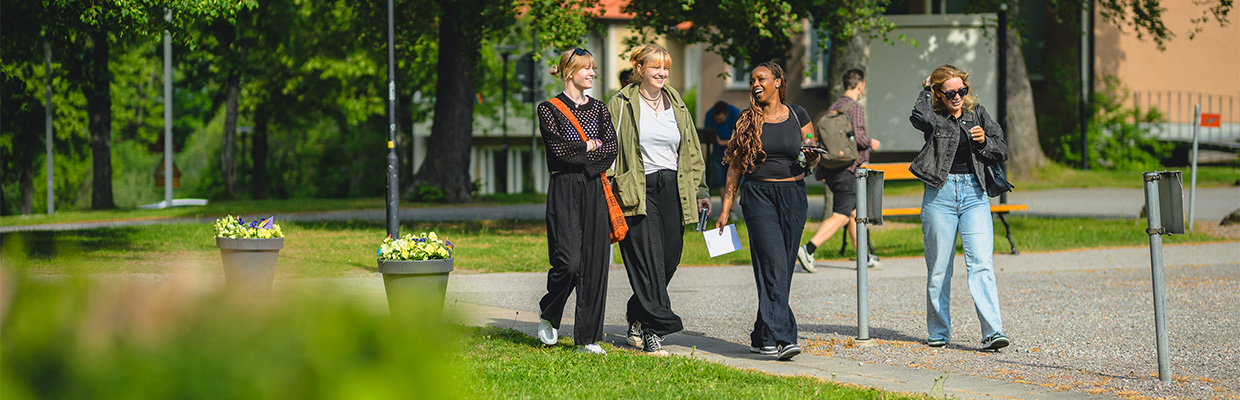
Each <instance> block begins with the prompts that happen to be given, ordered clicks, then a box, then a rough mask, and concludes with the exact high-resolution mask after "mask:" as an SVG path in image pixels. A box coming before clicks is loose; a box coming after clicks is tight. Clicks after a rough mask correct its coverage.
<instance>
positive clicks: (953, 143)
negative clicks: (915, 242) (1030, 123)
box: [909, 64, 1011, 350]
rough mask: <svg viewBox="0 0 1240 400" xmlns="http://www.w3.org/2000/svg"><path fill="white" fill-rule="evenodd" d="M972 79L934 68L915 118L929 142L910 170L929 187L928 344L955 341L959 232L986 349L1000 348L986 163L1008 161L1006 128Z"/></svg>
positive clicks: (925, 225)
mask: <svg viewBox="0 0 1240 400" xmlns="http://www.w3.org/2000/svg"><path fill="white" fill-rule="evenodd" d="M970 90H971V88H970V86H969V74H968V73H967V72H964V71H961V70H960V69H959V68H956V67H954V66H951V65H946V64H944V65H942V66H939V67H938V68H935V69H934V72H932V73H931V74H930V76H929V77H927V78H926V80H924V81H922V90H921V93H918V94H917V101H916V102H915V103H913V114H912V115H910V116H909V121H910V122H912V123H913V127H914V128H917V130H919V131H921V132H922V135H923V136H924V137H925V140H926V144H925V145H924V146H922V148H921V152H920V153H918V154H917V157H915V158H914V159H913V163H912V165H911V166H910V167H909V172H912V173H913V175H916V176H917V177H918V178H919V179H921V180H922V182H925V185H926V191H925V194H923V195H922V200H921V231H922V233H923V234H924V238H925V239H924V241H925V248H926V271H927V278H926V331H927V335H928V336H927V338H926V344H927V345H929V346H931V347H941V346H945V345H947V343H948V342H950V341H951V338H952V328H951V326H952V325H951V324H952V321H951V288H952V287H951V282H952V263H953V260H954V259H955V255H956V251H955V250H956V234H957V233H959V234H960V239H961V242H963V245H964V246H963V247H964V263H965V267H966V268H967V271H968V274H969V293H970V294H972V295H973V307H974V309H975V311H977V319H978V320H979V321H980V322H981V324H982V349H983V350H997V349H1000V348H1003V347H1006V346H1007V345H1008V344H1009V343H1011V341H1010V340H1008V338H1007V336H1004V335H1003V320H1002V319H1001V318H1000V317H999V288H998V286H997V285H996V284H995V271H994V265H993V262H992V254H993V253H994V225H993V222H992V221H991V216H990V200H989V199H988V198H987V197H986V183H985V182H986V175H985V174H986V169H985V165H984V164H986V163H990V164H996V163H1001V162H1003V161H1004V160H1006V159H1007V143H1004V141H1003V131H1002V130H1000V128H999V124H998V123H996V122H995V120H993V119H991V118H990V114H988V113H987V112H986V108H985V107H982V105H981V104H977V97H976V96H974V95H970V94H969V91H970Z"/></svg>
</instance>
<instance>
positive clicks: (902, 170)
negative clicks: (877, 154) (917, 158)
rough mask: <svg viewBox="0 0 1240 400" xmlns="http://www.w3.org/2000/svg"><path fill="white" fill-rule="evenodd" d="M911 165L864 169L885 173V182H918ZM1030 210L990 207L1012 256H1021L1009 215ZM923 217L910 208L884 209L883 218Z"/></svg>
mask: <svg viewBox="0 0 1240 400" xmlns="http://www.w3.org/2000/svg"><path fill="white" fill-rule="evenodd" d="M909 165H910V163H882V164H865V165H862V167H864V168H866V169H871V170H875V171H883V180H884V181H899V180H910V179H912V180H916V179H917V177H916V176H914V175H913V173H912V172H909V170H908V168H909ZM1028 209H1029V205H1028V204H995V205H992V206H990V212H992V213H995V214H998V215H999V221H1002V222H1003V228H1004V230H1006V231H1007V232H1006V233H1007V240H1008V246H1010V248H1011V249H1012V254H1020V252H1019V251H1016V242H1015V241H1013V240H1012V225H1010V224H1008V221H1007V214H1008V213H1010V212H1013V211H1025V210H1028ZM909 215H921V207H909V208H884V209H883V216H884V217H887V216H893V217H894V216H909Z"/></svg>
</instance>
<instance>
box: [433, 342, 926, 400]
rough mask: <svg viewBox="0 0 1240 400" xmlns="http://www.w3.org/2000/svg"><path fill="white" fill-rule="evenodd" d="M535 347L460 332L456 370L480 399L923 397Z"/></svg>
mask: <svg viewBox="0 0 1240 400" xmlns="http://www.w3.org/2000/svg"><path fill="white" fill-rule="evenodd" d="M560 340H561V344H559V345H557V346H554V347H543V346H542V343H540V342H539V341H538V340H537V339H534V338H533V337H531V336H529V335H525V334H523V333H521V332H518V331H514V330H511V329H498V328H482V329H479V330H477V331H476V332H475V333H474V334H472V335H470V336H468V337H466V338H465V342H464V345H463V346H462V348H464V349H468V351H463V352H461V353H459V355H458V359H459V360H460V361H461V363H460V365H461V367H460V369H461V370H462V371H464V373H465V374H467V375H468V376H469V377H470V378H473V379H474V380H476V381H478V382H480V384H479V385H478V386H475V387H472V388H471V389H472V390H474V391H475V393H476V394H478V396H479V397H481V398H536V399H537V398H548V399H558V398H572V399H580V398H616V399H646V398H655V399H683V398H698V399H757V398H764V399H807V398H813V399H923V398H929V397H926V396H920V395H913V396H910V395H905V394H896V393H891V392H884V391H880V390H876V389H863V388H859V387H856V386H848V385H839V384H835V383H832V382H827V381H823V380H820V379H816V378H811V377H781V376H775V375H770V374H766V373H761V372H754V371H744V370H738V369H735V368H730V367H726V366H723V365H720V364H715V363H711V362H706V361H701V360H696V359H692V358H688V357H677V356H672V357H662V358H661V357H651V356H646V355H643V354H638V353H637V352H635V351H632V350H628V349H617V348H615V347H612V346H610V345H604V346H603V347H604V349H606V350H607V356H606V357H598V356H593V355H587V354H580V353H577V352H576V351H575V350H574V349H573V347H572V346H571V345H566V344H564V343H565V342H568V343H569V344H571V340H570V339H568V338H564V339H560Z"/></svg>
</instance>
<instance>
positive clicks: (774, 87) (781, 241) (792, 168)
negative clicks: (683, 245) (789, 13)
mask: <svg viewBox="0 0 1240 400" xmlns="http://www.w3.org/2000/svg"><path fill="white" fill-rule="evenodd" d="M787 86H788V82H787V80H786V79H785V78H784V70H783V68H780V66H779V64H776V63H774V62H764V63H762V64H758V67H757V68H754V69H753V72H752V73H750V75H749V89H750V92H749V109H747V110H745V111H744V112H743V113H741V117H740V120H738V121H737V123H736V131H735V132H733V134H732V142H731V143H730V144H729V145H728V151H727V153H725V154H724V162H726V163H728V165H729V167H728V180H727V184H726V185H725V186H724V189H723V207H722V210H721V211H720V212H719V220H718V221H716V222H715V227H716V228H722V227H723V226H724V225H725V224H727V221H728V214H729V213H730V212H731V211H732V199H733V198H735V197H736V192H737V188H738V186H739V188H740V199H741V205H743V206H744V207H745V209H744V215H745V225H746V226H747V227H748V228H749V254H750V257H751V258H752V259H753V276H754V281H755V282H756V283H757V285H758V318H757V320H756V321H754V324H753V333H751V334H750V335H749V340H750V343H751V345H752V347H751V348H750V351H753V352H754V353H759V354H768V355H770V354H773V355H776V357H777V358H778V359H779V360H789V359H792V357H794V356H796V355H797V354H801V348H800V346H797V321H796V317H795V316H793V315H792V307H791V306H790V305H789V304H788V297H789V291H790V290H791V288H792V271H793V268H794V267H795V265H796V257H797V248H798V247H799V244H800V242H801V232H802V231H804V230H805V214H806V212H807V207H808V206H809V205H808V202H807V200H806V194H805V181H804V180H803V179H804V178H805V173H806V171H811V170H812V168H813V167H814V166H815V165H816V164H817V163H818V154H817V153H814V152H812V151H803V150H801V146H802V144H803V143H804V140H805V139H806V138H807V137H809V136H810V135H812V134H813V132H814V126H813V124H812V123H810V119H809V113H807V112H805V109H804V108H802V107H800V106H790V105H787V104H785V103H784V97H785V96H784V91H785V90H786V89H787ZM742 175H743V177H744V178H745V182H744V185H741V177H742Z"/></svg>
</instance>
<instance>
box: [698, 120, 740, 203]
mask: <svg viewBox="0 0 1240 400" xmlns="http://www.w3.org/2000/svg"><path fill="white" fill-rule="evenodd" d="M740 116H741V110H740V109H739V108H736V106H734V105H731V104H728V103H727V102H725V101H719V102H716V103H715V105H714V106H713V107H711V108H710V111H707V112H706V124H705V127H706V128H708V129H714V130H715V142H714V143H711V144H710V159H708V160H707V161H706V172H707V175H708V176H709V177H710V187H716V188H717V187H723V184H724V183H726V182H725V181H726V180H727V176H728V166H727V165H725V164H724V163H723V152H724V151H726V150H727V149H728V142H729V141H731V140H732V130H733V129H735V128H736V119H737V118H740Z"/></svg>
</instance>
